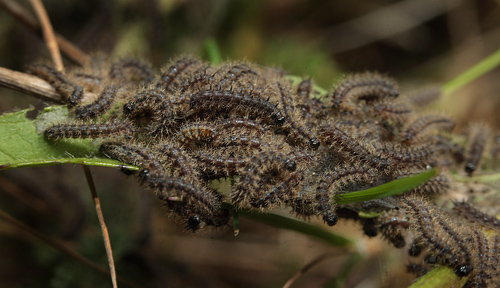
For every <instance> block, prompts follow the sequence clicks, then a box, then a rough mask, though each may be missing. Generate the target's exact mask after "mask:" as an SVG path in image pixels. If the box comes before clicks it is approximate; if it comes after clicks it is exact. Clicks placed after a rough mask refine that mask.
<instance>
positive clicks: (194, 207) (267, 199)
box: [30, 57, 497, 277]
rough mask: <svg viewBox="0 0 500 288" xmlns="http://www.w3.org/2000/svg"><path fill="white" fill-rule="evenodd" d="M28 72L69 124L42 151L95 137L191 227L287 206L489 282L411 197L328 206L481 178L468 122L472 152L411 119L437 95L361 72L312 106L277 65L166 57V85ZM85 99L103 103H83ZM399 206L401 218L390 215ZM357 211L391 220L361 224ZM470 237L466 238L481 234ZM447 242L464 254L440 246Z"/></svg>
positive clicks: (443, 126) (476, 141) (122, 77)
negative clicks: (356, 227)
mask: <svg viewBox="0 0 500 288" xmlns="http://www.w3.org/2000/svg"><path fill="white" fill-rule="evenodd" d="M30 72H31V73H33V74H34V75H37V76H39V77H41V78H43V79H45V80H47V81H48V82H49V83H51V84H52V85H53V86H54V88H55V89H56V90H57V91H58V92H59V93H60V94H61V96H62V98H63V99H66V101H67V103H68V106H69V107H71V108H72V110H71V115H72V116H73V118H74V119H75V120H73V121H70V122H69V123H54V125H52V126H50V127H48V128H47V129H46V130H45V132H44V136H45V138H46V139H47V140H48V141H61V140H62V139H64V138H98V139H101V140H100V141H101V142H100V148H99V151H100V153H101V156H104V157H108V158H111V159H115V160H118V161H121V162H123V163H127V164H132V165H136V166H139V167H141V169H142V170H141V171H140V172H139V173H137V175H136V177H137V178H138V180H139V181H140V183H141V184H142V185H143V186H144V187H145V188H146V189H149V190H151V191H152V192H154V193H155V194H156V195H157V196H158V198H159V199H160V200H161V201H162V203H163V204H164V206H165V207H166V210H167V211H168V212H170V213H171V214H172V215H174V216H176V217H177V218H178V219H180V221H181V222H183V223H184V225H185V227H187V228H188V229H191V230H193V231H196V230H199V229H201V228H203V227H207V226H214V227H220V226H225V225H227V224H228V222H229V220H230V217H231V213H230V212H229V210H227V209H225V208H223V205H222V204H223V203H224V202H226V203H229V204H230V205H232V206H233V207H236V208H249V209H256V210H259V211H267V210H269V209H273V208H276V207H289V209H291V211H292V212H293V213H295V214H296V215H298V216H302V217H306V218H308V217H311V216H317V217H320V218H322V219H323V221H324V222H325V223H326V224H328V225H330V226H333V225H335V224H336V223H337V221H338V219H339V218H348V219H356V220H359V221H360V222H361V223H362V225H363V229H364V231H365V233H366V234H367V235H369V236H374V235H376V234H378V233H379V232H380V233H381V234H382V235H383V236H384V237H385V238H386V239H388V240H389V241H390V242H392V243H393V244H394V245H395V246H397V247H405V246H406V242H405V237H406V236H405V235H406V234H407V233H406V230H408V229H410V230H412V229H416V231H420V232H418V233H419V235H420V238H421V239H423V240H422V241H421V243H420V244H426V245H428V246H429V245H430V246H431V250H432V251H434V252H443V251H444V252H447V253H448V254H446V253H445V254H446V255H448V256H447V257H448V258H443V259H442V260H441V261H442V262H443V263H445V264H447V265H450V266H453V267H455V268H457V269H458V270H460V271H461V272H460V271H459V272H457V274H460V273H462V274H464V275H465V274H470V273H478V274H474V275H482V274H481V273H482V272H470V270H471V269H473V268H474V271H480V269H483V268H478V269H479V270H478V269H476V266H477V265H478V264H477V263H476V262H475V261H476V260H475V258H474V257H473V256H472V255H471V251H468V250H467V251H465V250H464V249H465V244H463V242H460V240H459V239H458V238H460V237H459V236H460V235H458V234H457V235H455V234H456V232H454V231H453V229H454V226H453V225H448V224H446V223H447V221H448V220H447V219H445V220H440V219H441V218H433V219H432V221H433V222H432V223H431V224H432V225H431V226H435V227H434V228H429V227H428V224H427V222H426V221H427V220H424V218H425V217H427V216H423V215H430V214H431V212H430V210H431V208H425V207H427V206H425V207H424V208H418V207H417V206H415V205H416V204H415V201H416V200H408V199H406V198H403V200H401V199H400V198H398V197H389V198H385V199H382V200H377V201H368V202H365V203H358V204H351V205H343V206H340V205H338V204H337V203H336V202H335V200H334V199H335V196H336V195H338V194H339V193H346V192H350V191H358V190H362V189H367V188H371V187H375V186H378V185H381V184H383V183H386V182H389V181H392V180H395V179H399V178H402V177H406V176H410V175H413V174H417V173H420V172H422V171H425V170H426V169H428V168H429V167H438V168H439V171H441V174H440V175H438V176H436V177H435V178H433V179H431V180H430V181H428V182H427V183H425V184H423V185H421V186H420V187H417V188H414V189H413V193H414V194H417V195H420V197H428V196H431V195H436V194H440V193H444V192H446V191H447V190H448V188H449V186H450V185H449V182H450V180H449V177H447V170H449V169H450V168H453V169H455V168H457V167H461V168H462V169H461V170H465V171H466V172H467V173H468V174H469V175H472V174H473V173H477V172H475V171H477V170H479V169H480V165H481V161H482V158H484V157H483V156H484V155H485V154H486V153H487V152H486V151H488V150H487V149H486V147H487V144H488V143H489V142H490V138H491V135H490V134H491V132H490V130H489V129H488V128H487V127H486V126H484V125H471V128H470V129H469V137H468V139H470V140H468V141H467V143H459V142H457V141H454V138H453V136H452V134H451V132H452V130H453V129H454V126H455V122H454V121H453V120H452V119H450V118H449V117H447V116H446V115H442V114H421V113H420V112H417V111H418V109H419V107H420V106H422V105H424V104H425V103H428V102H430V101H432V100H433V99H435V98H436V97H437V96H436V95H438V94H439V92H438V91H436V89H426V90H424V91H423V92H421V93H420V95H419V94H414V95H412V96H411V97H409V96H408V97H404V96H403V95H402V96H400V94H401V93H400V91H399V88H398V86H397V84H396V81H395V80H394V79H391V78H389V77H386V76H384V75H382V74H379V73H368V72H365V73H359V74H352V75H349V76H348V77H346V78H344V79H342V80H340V82H339V83H337V84H336V85H334V88H333V89H332V91H331V92H330V93H329V94H328V95H324V96H323V97H322V98H316V95H318V94H319V92H318V91H316V89H315V86H314V83H313V81H312V80H311V79H304V80H302V81H301V82H300V83H299V84H298V85H295V86H294V85H293V84H292V81H291V80H289V79H290V78H289V77H287V75H286V73H285V72H284V71H282V70H279V69H275V68H269V67H259V66H257V65H254V64H251V63H245V62H236V63H232V62H227V63H223V64H221V65H211V64H209V63H205V62H203V61H200V60H198V59H196V58H192V57H180V58H177V59H174V60H172V61H171V62H170V63H169V64H168V65H167V66H166V68H165V69H164V70H163V72H162V73H160V74H159V75H156V74H155V72H154V69H152V68H151V67H150V66H149V65H147V64H146V63H143V62H141V61H138V60H131V59H123V60H119V61H117V62H115V63H112V64H106V63H105V62H102V61H100V59H97V60H95V61H94V62H93V63H92V64H91V65H89V67H84V68H80V69H74V70H69V72H67V73H66V74H63V73H60V72H57V71H55V70H54V69H53V68H51V67H49V66H47V65H43V64H39V65H35V66H32V67H31V68H30ZM88 92H93V93H94V94H98V95H99V96H98V97H97V99H95V100H94V101H93V102H92V103H87V104H84V103H82V99H85V98H86V97H85V96H86V94H88ZM494 151H496V150H494ZM494 153H496V152H494ZM496 154H497V153H496ZM496 154H495V155H496ZM220 179H226V181H230V182H231V183H232V185H231V191H229V192H228V193H221V192H219V191H216V190H214V189H212V188H210V187H212V186H211V184H212V182H213V181H214V180H220ZM404 199H406V200H404ZM401 201H402V202H401ZM399 206H403V207H404V209H402V210H401V211H398V210H395V209H397V207H399ZM422 209H424V210H425V209H430V210H429V211H427V210H425V211H424V210H422ZM432 209H434V208H432ZM463 209H465V208H463ZM360 210H370V211H374V212H377V213H380V215H383V216H380V217H378V218H375V219H362V218H360V217H359V216H358V215H357V214H358V213H357V212H359V211H360ZM401 213H403V214H401ZM405 213H406V214H405ZM405 217H406V218H405ZM429 221H430V220H429ZM439 221H441V222H439ZM490 222H491V223H493V224H494V225H497V223H496V222H495V221H490ZM491 223H490V224H491ZM414 227H416V228H414ZM422 227H425V228H422ZM427 229H437V230H439V231H442V233H441V234H445V235H446V236H445V237H442V238H441V239H435V238H432V237H439V236H434V235H433V233H431V232H430V231H427ZM468 232H470V233H472V234H471V235H470V237H472V238H471V239H472V240H473V237H476V238H477V239H479V238H480V237H481V236H480V235H479V234H477V233H476V232H474V231H473V230H471V231H468ZM474 235H476V236H474ZM478 237H479V238H478ZM472 240H471V241H472ZM480 240H481V239H480ZM474 241H476V240H474ZM478 241H479V240H477V241H476V242H478ZM481 241H482V242H481V243H482V244H478V245H479V246H481V247H482V248H480V247H479V246H478V247H479V248H474V249H476V250H477V249H483V250H484V249H490V248H489V247H491V245H490V243H489V242H488V243H486V242H484V241H486V240H484V241H483V240H481ZM452 242H453V243H455V242H457V243H458V244H455V245H458V246H457V247H459V248H460V249H458V250H453V249H451V250H449V248H446V246H447V245H449V244H450V243H452ZM462 246H463V247H462ZM462 248H464V249H462ZM446 249H448V250H446ZM484 269H486V268H484ZM483 274H484V273H483ZM478 277H479V276H478Z"/></svg>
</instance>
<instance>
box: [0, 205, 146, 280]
mask: <svg viewBox="0 0 500 288" xmlns="http://www.w3.org/2000/svg"><path fill="white" fill-rule="evenodd" d="M0 217H1V218H3V219H5V220H6V221H8V222H10V223H11V224H13V225H15V226H17V227H19V228H21V229H22V230H24V231H26V232H28V233H30V234H32V235H34V236H35V237H37V238H39V239H41V240H42V241H44V242H45V243H47V244H49V245H50V246H52V247H53V248H55V249H56V250H59V251H61V252H63V253H64V254H66V255H68V256H70V257H72V258H74V259H76V260H78V261H80V262H82V263H84V264H85V265H87V266H89V267H90V268H92V269H94V270H96V271H98V272H100V273H102V274H105V275H109V271H108V270H107V269H106V268H104V267H102V266H101V265H99V264H97V263H95V262H94V261H92V260H90V259H88V258H86V257H85V256H83V255H80V254H78V253H77V252H76V251H74V250H72V249H70V248H68V247H67V246H66V245H65V244H64V243H62V242H61V241H59V240H57V239H54V238H52V237H49V236H46V235H44V234H42V233H40V232H38V231H36V230H34V229H32V228H30V227H28V226H26V225H25V224H24V223H22V222H21V221H19V220H17V219H16V218H14V217H12V216H10V215H9V214H7V213H5V212H4V211H3V210H0ZM118 282H120V283H122V284H123V285H126V286H128V287H133V288H139V287H140V286H139V285H137V284H135V283H132V282H130V281H128V280H125V279H122V278H120V277H118Z"/></svg>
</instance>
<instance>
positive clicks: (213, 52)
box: [205, 38, 222, 65]
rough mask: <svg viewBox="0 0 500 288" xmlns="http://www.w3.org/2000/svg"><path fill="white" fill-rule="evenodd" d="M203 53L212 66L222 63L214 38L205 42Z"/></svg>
mask: <svg viewBox="0 0 500 288" xmlns="http://www.w3.org/2000/svg"><path fill="white" fill-rule="evenodd" d="M205 52H206V53H207V57H208V60H210V62H212V64H214V65H218V64H219V63H221V62H222V57H221V56H220V50H219V45H217V41H216V40H215V39H214V38H208V39H206V40H205Z"/></svg>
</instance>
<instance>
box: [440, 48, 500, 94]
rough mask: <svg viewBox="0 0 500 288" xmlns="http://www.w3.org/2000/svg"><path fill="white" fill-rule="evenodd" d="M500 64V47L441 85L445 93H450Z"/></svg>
mask: <svg viewBox="0 0 500 288" xmlns="http://www.w3.org/2000/svg"><path fill="white" fill-rule="evenodd" d="M499 65H500V49H498V50H497V51H495V52H493V54H491V55H490V56H488V57H486V58H484V59H483V60H482V61H481V62H479V63H477V64H476V65H474V66H472V67H471V68H469V69H467V71H465V72H463V73H462V74H460V75H458V76H457V77H455V78H454V79H452V80H450V81H448V82H447V83H445V84H444V85H443V86H442V87H441V92H442V93H443V94H450V93H453V92H455V91H456V90H458V89H459V88H461V87H462V86H464V85H466V84H468V83H470V82H472V81H474V80H476V79H477V78H479V77H481V76H482V75H484V74H486V73H487V72H489V71H491V70H493V69H494V68H496V67H498V66H499Z"/></svg>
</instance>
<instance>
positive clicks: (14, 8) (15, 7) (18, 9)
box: [0, 0, 90, 66]
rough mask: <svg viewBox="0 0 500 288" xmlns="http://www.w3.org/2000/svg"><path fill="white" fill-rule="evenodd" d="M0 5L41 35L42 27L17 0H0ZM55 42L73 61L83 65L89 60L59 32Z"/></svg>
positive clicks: (87, 56)
mask: <svg viewBox="0 0 500 288" xmlns="http://www.w3.org/2000/svg"><path fill="white" fill-rule="evenodd" d="M0 6H2V7H3V8H4V9H5V10H6V11H7V12H9V13H10V14H11V15H12V16H14V17H15V18H16V19H17V20H18V21H19V22H21V23H22V24H23V25H24V26H25V27H27V28H29V29H30V30H32V31H33V32H35V33H37V34H39V35H40V36H42V29H41V27H40V25H39V24H38V22H37V21H36V20H35V19H34V17H33V16H32V15H31V13H29V11H27V10H26V9H25V8H24V7H22V6H21V5H19V3H18V2H16V1H12V0H0ZM55 38H56V41H57V44H58V45H59V48H60V49H61V51H62V52H63V53H64V54H65V55H66V56H68V57H69V58H70V59H71V60H73V61H74V62H76V63H78V64H80V65H82V66H84V65H85V64H87V63H88V62H89V61H90V56H89V55H87V54H86V53H85V52H83V51H82V50H80V48H78V47H76V46H75V45H73V44H72V43H71V42H69V41H68V40H66V39H65V38H64V37H62V36H61V35H59V34H57V33H56V34H55Z"/></svg>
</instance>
